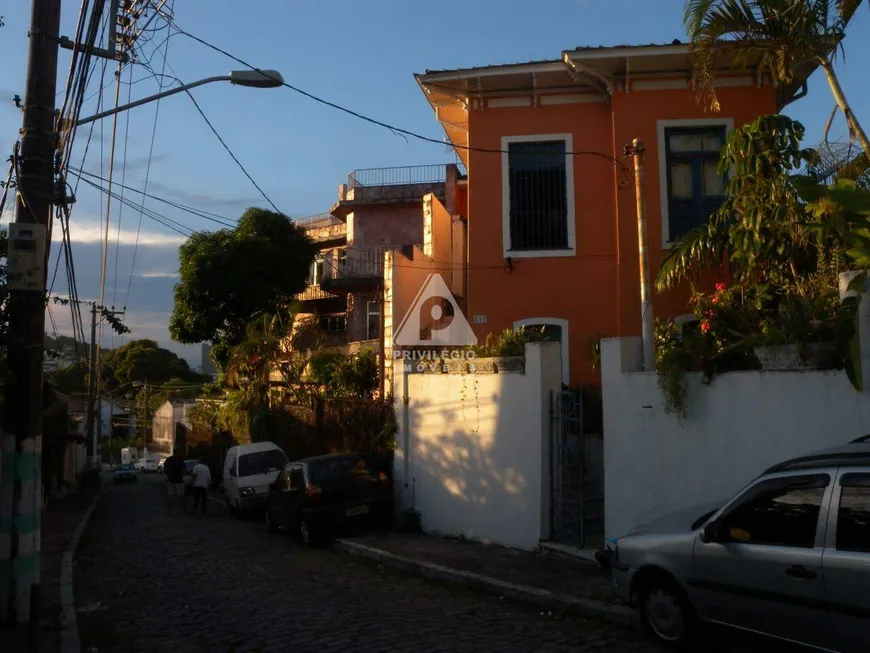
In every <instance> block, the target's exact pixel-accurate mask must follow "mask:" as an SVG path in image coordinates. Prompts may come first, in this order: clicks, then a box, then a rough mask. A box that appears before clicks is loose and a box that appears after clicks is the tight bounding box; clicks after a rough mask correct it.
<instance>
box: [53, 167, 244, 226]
mask: <svg viewBox="0 0 870 653" xmlns="http://www.w3.org/2000/svg"><path fill="white" fill-rule="evenodd" d="M70 174H71V175H73V176H76V177H78V176H81V175H85V176H87V177H92V178H94V179H98V180H100V181H106V180H105V179H104V178H103V177H100V175H98V174H95V173H93V172H87V171H85V170H79V169H77V168H70ZM115 186H119V187H122V188H124V189H126V190H128V191H130V192H132V193H136V194H137V195H143V196H144V197H147V198H149V199H153V200H157V201H158V202H162V203H164V204H168V205H169V206H171V207H173V208H176V209H179V210H181V211H185V212H187V213H190V214H191V215H195V216H196V217H198V218H203V219H205V220H209V221H210V222H214V223H216V224H219V225H221V226H223V227H230V228H234V227H235V226H236V223H235V222H232V221H231V218H227V217H225V216H222V215H220V214H218V213H210V212H208V211H203V210H202V209H197V208H194V207H192V206H188V205H186V204H181V203H180V202H176V201H174V200H168V199H166V198H165V197H160V196H159V195H154V194H153V193H146V192H145V191H144V190H140V189H138V188H133V187H132V186H127V185H124V186H121V184H115Z"/></svg>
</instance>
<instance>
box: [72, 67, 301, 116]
mask: <svg viewBox="0 0 870 653" xmlns="http://www.w3.org/2000/svg"><path fill="white" fill-rule="evenodd" d="M212 82H229V83H230V84H233V85H235V86H248V87H250V88H277V87H279V86H282V85H283V84H284V78H283V77H282V76H281V73H279V72H278V71H277V70H233V71H232V72H231V73H230V74H229V75H219V76H217V77H206V78H205V79H201V80H199V81H198V82H191V83H190V84H184V85H182V86H177V87H175V88H171V89H169V90H168V91H163V92H162V93H157V94H155V95H149V96H148V97H144V98H142V99H141V100H136V101H135V102H130V103H129V104H122V105H121V106H119V107H115V108H113V109H109V110H108V111H102V112H100V113H98V114H95V115H93V116H89V117H87V118H81V119H80V120H79V121H78V122H76V127H81V126H82V125H87V124H88V123H91V122H94V121H95V120H101V119H103V118H105V117H107V116H112V115H115V114H116V113H121V112H122V111H127V110H128V109H132V108H133V107H138V106H140V105H143V104H147V103H148V102H153V101H154V100H159V99H161V98H165V97H167V96H169V95H175V94H176V93H181V92H182V91H189V90H190V89H192V88H196V87H197V86H202V85H203V84H211V83H212Z"/></svg>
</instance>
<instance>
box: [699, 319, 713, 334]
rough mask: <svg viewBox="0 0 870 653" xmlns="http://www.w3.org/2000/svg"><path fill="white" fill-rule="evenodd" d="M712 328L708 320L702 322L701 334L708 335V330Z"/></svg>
mask: <svg viewBox="0 0 870 653" xmlns="http://www.w3.org/2000/svg"><path fill="white" fill-rule="evenodd" d="M712 328H713V327H711V326H710V321H709V320H702V321H701V333H710V329H712Z"/></svg>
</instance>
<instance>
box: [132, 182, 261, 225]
mask: <svg viewBox="0 0 870 653" xmlns="http://www.w3.org/2000/svg"><path fill="white" fill-rule="evenodd" d="M148 189H149V192H151V191H152V190H153V191H154V194H155V195H157V194H163V195H166V196H169V197H174V198H175V199H176V201H179V202H181V203H182V204H188V205H192V206H194V207H196V205H197V204H222V205H225V206H232V207H240V206H244V207H245V208H247V207H249V206H260V205H262V204H263V203H264V201H265V200H263V198H262V197H258V196H253V195H248V196H236V197H233V196H231V195H227V194H226V193H221V192H214V193H196V192H193V191H189V190H182V189H179V188H173V187H171V186H167V185H166V184H161V183H160V182H158V181H153V180H152V181H149V182H148ZM227 219H228V220H231V219H232V217H230V216H227Z"/></svg>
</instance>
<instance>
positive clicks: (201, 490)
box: [192, 458, 211, 515]
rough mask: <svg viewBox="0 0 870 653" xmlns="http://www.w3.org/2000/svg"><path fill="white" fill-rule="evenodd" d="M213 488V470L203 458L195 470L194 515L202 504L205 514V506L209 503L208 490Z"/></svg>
mask: <svg viewBox="0 0 870 653" xmlns="http://www.w3.org/2000/svg"><path fill="white" fill-rule="evenodd" d="M210 486H211V470H210V469H209V468H208V465H206V464H205V462H204V461H203V459H202V458H200V459H199V462H197V463H196V467H194V468H193V511H192V512H193V514H196V509H197V507H198V506H199V505H200V503H202V514H203V515H204V514H205V504H206V503H208V488H209V487H210Z"/></svg>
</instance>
